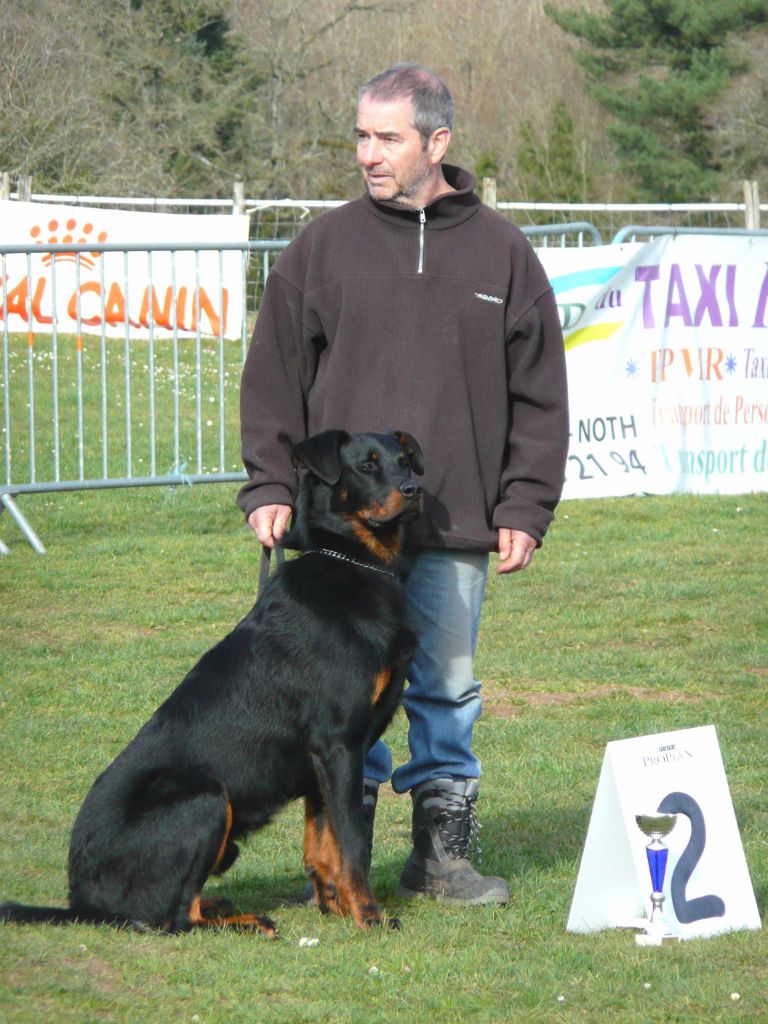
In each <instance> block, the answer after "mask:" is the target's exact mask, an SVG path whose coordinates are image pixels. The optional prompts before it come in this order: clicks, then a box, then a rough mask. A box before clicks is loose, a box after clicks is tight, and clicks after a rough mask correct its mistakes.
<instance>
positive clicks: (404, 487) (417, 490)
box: [400, 480, 421, 498]
mask: <svg viewBox="0 0 768 1024" xmlns="http://www.w3.org/2000/svg"><path fill="white" fill-rule="evenodd" d="M400 493H401V494H402V496H403V497H404V498H418V497H419V495H420V494H421V487H419V485H418V484H417V483H415V482H414V481H413V480H403V482H402V483H401V484H400Z"/></svg>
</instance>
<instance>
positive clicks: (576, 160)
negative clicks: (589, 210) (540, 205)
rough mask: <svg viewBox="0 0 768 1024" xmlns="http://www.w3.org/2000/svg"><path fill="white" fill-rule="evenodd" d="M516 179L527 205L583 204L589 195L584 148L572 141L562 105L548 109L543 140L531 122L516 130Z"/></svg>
mask: <svg viewBox="0 0 768 1024" xmlns="http://www.w3.org/2000/svg"><path fill="white" fill-rule="evenodd" d="M517 163H518V168H519V171H520V175H521V177H522V178H523V180H524V182H525V186H526V187H525V192H526V195H527V197H528V199H529V200H530V201H531V202H575V203H577V202H586V201H587V200H588V199H589V198H590V196H591V192H592V186H591V181H590V173H589V168H588V163H587V160H586V152H585V146H584V145H581V144H580V143H579V141H578V139H577V138H576V134H575V131H574V125H573V119H572V118H571V117H570V115H569V114H568V110H567V108H566V105H565V101H564V100H562V99H560V100H557V101H556V103H555V104H554V106H553V107H552V112H551V118H550V122H549V124H548V126H547V131H546V132H545V133H544V135H543V137H542V136H540V135H539V133H537V131H536V128H535V127H534V125H533V124H532V123H531V121H528V120H526V121H523V123H522V125H521V127H520V147H519V149H518V154H517Z"/></svg>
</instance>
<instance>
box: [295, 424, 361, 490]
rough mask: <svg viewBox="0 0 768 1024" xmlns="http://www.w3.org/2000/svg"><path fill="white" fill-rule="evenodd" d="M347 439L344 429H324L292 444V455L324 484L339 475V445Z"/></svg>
mask: <svg viewBox="0 0 768 1024" xmlns="http://www.w3.org/2000/svg"><path fill="white" fill-rule="evenodd" d="M348 440H349V434H348V433H347V432H346V430H324V431H323V432H322V433H321V434H315V435H314V436H313V437H308V438H307V440H306V441H299V443H298V444H295V445H294V446H293V457H294V458H295V459H296V461H297V462H300V463H301V464H302V466H304V467H305V468H306V469H308V470H309V472H310V473H314V475H315V476H316V477H318V478H319V479H320V480H322V481H323V483H326V484H335V483H336V482H337V481H338V479H339V477H340V476H341V456H340V452H341V446H342V444H343V443H344V442H345V441H348Z"/></svg>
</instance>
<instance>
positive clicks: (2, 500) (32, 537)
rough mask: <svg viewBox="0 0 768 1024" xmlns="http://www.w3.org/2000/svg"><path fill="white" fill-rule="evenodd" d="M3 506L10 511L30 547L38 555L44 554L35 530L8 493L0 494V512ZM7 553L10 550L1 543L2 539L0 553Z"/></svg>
mask: <svg viewBox="0 0 768 1024" xmlns="http://www.w3.org/2000/svg"><path fill="white" fill-rule="evenodd" d="M3 508H7V509H8V511H9V512H10V513H11V517H12V518H13V520H14V522H15V523H16V525H17V526H18V528H19V529H20V530H21V532H22V533H23V534H24V536H25V538H26V540H27V542H28V543H29V545H30V547H31V548H33V549H34V550H35V551H36V552H37V553H38V555H44V554H45V548H44V547H43V543H42V541H41V540H40V538H39V537H38V536H37V534H36V533H35V531H34V530H33V529H32V527H31V526H30V524H29V522H28V521H27V519H26V517H25V516H24V513H23V512H22V511H21V509H20V508H19V506H18V505H17V504H16V502H15V501H14V500H13V498H12V496H11V495H10V494H0V512H2V510H3ZM9 553H10V552H9V550H8V548H7V547H6V545H5V544H3V543H2V541H0V554H3V555H7V554H9Z"/></svg>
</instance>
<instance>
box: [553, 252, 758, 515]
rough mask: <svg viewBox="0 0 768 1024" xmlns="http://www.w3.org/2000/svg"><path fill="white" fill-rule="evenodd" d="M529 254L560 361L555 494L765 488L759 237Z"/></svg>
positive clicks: (716, 491)
mask: <svg viewBox="0 0 768 1024" xmlns="http://www.w3.org/2000/svg"><path fill="white" fill-rule="evenodd" d="M539 256H540V258H541V260H542V262H543V264H544V267H545V269H546V271H547V273H548V274H549V277H550V280H551V282H552V286H553V288H554V291H555V296H556V299H557V303H558V306H559V309H560V317H561V322H562V324H563V332H564V335H565V347H566V352H567V359H568V375H569V393H570V410H571V446H570V451H569V456H568V476H567V483H566V488H565V492H564V497H566V498H588V497H604V496H610V495H625V494H636V493H641V492H647V493H653V494H670V493H675V492H691V493H701V494H739V493H744V492H749V491H765V490H768V237H764V236H736V235H733V236H725V235H720V236H718V235H677V236H673V235H665V236H661V237H659V238H657V239H655V240H654V241H652V242H649V243H647V244H642V243H632V244H625V245H606V246H597V247H594V248H586V249H542V250H539Z"/></svg>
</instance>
